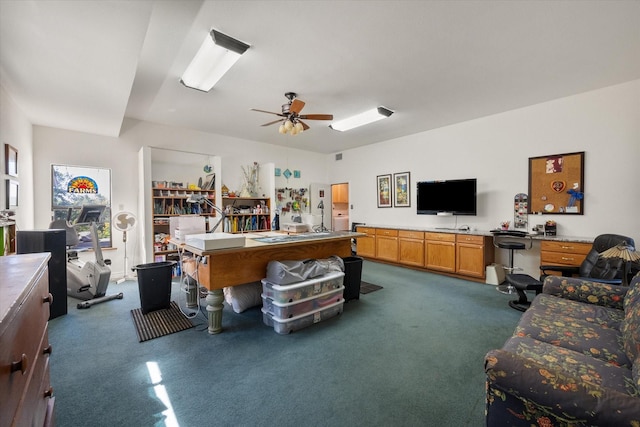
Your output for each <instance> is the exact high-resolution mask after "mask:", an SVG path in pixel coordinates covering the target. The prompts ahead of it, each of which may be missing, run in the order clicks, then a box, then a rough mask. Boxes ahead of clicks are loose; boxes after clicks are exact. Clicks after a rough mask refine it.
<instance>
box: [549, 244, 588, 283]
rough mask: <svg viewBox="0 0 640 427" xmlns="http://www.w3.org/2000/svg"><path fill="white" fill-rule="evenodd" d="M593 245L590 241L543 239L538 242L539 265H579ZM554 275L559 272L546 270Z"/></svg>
mask: <svg viewBox="0 0 640 427" xmlns="http://www.w3.org/2000/svg"><path fill="white" fill-rule="evenodd" d="M592 246H593V244H592V243H579V242H559V241H555V240H543V241H542V242H540V265H564V266H575V267H577V266H579V265H580V264H582V261H584V259H585V258H586V256H587V254H588V253H589V251H590V250H591V247H592ZM547 272H549V273H553V274H556V275H560V274H561V273H560V272H553V271H547Z"/></svg>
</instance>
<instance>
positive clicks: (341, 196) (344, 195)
mask: <svg viewBox="0 0 640 427" xmlns="http://www.w3.org/2000/svg"><path fill="white" fill-rule="evenodd" d="M331 203H334V204H335V203H349V185H348V184H334V185H332V186H331Z"/></svg>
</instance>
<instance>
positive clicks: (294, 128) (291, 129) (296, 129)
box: [278, 117, 304, 135]
mask: <svg viewBox="0 0 640 427" xmlns="http://www.w3.org/2000/svg"><path fill="white" fill-rule="evenodd" d="M303 131H304V125H303V124H302V123H301V122H300V121H299V120H298V119H297V118H296V117H290V118H288V119H286V120H285V121H284V123H282V124H281V125H280V127H279V128H278V132H280V133H281V134H283V135H284V134H285V133H287V132H288V133H289V134H291V135H297V134H299V133H302V132H303Z"/></svg>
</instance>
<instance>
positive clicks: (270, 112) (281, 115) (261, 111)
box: [250, 108, 284, 117]
mask: <svg viewBox="0 0 640 427" xmlns="http://www.w3.org/2000/svg"><path fill="white" fill-rule="evenodd" d="M250 110H251V111H257V112H259V113H267V114H275V115H276V116H280V117H284V114H282V113H274V112H273V111H265V110H258V109H257V108H251V109H250Z"/></svg>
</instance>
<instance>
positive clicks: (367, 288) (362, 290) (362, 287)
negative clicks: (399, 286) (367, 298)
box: [360, 282, 382, 294]
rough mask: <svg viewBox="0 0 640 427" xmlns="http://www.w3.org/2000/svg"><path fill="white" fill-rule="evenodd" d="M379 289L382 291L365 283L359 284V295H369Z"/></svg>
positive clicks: (380, 287)
mask: <svg viewBox="0 0 640 427" xmlns="http://www.w3.org/2000/svg"><path fill="white" fill-rule="evenodd" d="M380 289H382V286H378V285H374V284H371V283H367V282H360V293H361V294H369V293H371V292H375V291H379V290H380Z"/></svg>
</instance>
